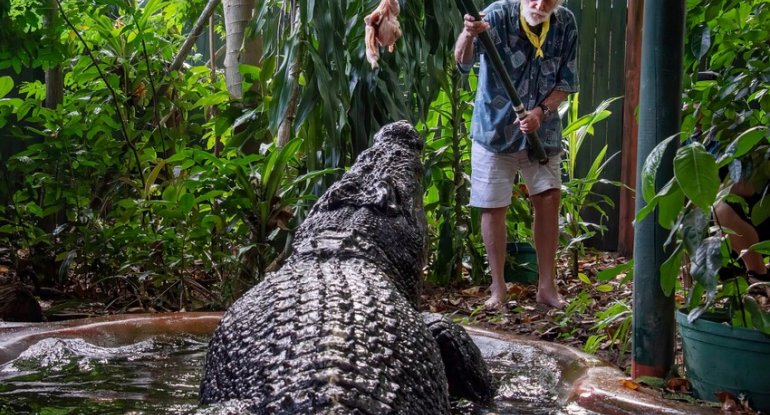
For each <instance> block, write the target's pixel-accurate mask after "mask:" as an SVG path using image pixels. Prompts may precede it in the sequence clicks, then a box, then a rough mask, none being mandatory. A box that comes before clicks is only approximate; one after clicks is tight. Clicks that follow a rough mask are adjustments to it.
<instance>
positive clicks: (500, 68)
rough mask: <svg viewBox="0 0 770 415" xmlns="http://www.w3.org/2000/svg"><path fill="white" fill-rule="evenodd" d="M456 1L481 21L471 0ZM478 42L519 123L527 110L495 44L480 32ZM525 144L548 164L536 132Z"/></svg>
mask: <svg viewBox="0 0 770 415" xmlns="http://www.w3.org/2000/svg"><path fill="white" fill-rule="evenodd" d="M456 1H457V7H458V8H459V9H460V10H461V11H464V12H465V13H467V14H469V15H471V16H473V18H474V19H476V20H481V15H480V14H479V11H478V10H477V9H476V5H475V4H473V0H456ZM479 40H480V41H481V43H482V44H483V45H484V50H485V51H486V54H487V57H489V60H490V62H491V63H492V68H493V69H494V70H495V72H497V75H498V76H499V77H500V80H501V81H502V82H503V87H504V88H505V92H507V93H508V97H509V98H510V99H511V104H513V110H514V111H516V116H517V117H518V118H519V121H521V120H522V119H524V118H525V117H526V116H527V110H526V109H525V108H524V104H522V103H521V99H520V98H519V94H517V93H516V88H515V87H514V86H513V82H512V81H511V78H510V77H509V76H508V72H506V70H505V65H503V60H502V59H501V58H500V54H499V53H497V49H495V44H494V43H493V42H492V38H490V37H489V33H487V32H481V33H479ZM527 143H529V147H530V148H531V149H532V152H533V153H534V155H535V158H536V159H537V160H538V161H539V162H540V164H546V163H548V155H546V153H545V149H544V148H543V142H542V141H540V137H539V136H538V134H537V131H535V132H532V133H529V134H527Z"/></svg>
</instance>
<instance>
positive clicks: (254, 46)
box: [223, 0, 262, 99]
mask: <svg viewBox="0 0 770 415" xmlns="http://www.w3.org/2000/svg"><path fill="white" fill-rule="evenodd" d="M223 5H224V16H225V31H226V32H227V35H226V37H225V48H226V49H225V50H226V51H225V62H224V63H225V83H226V84H227V91H228V92H229V93H230V96H231V97H233V98H236V99H241V98H243V91H242V86H241V84H242V81H243V78H242V77H241V73H240V71H239V68H238V65H240V64H247V65H255V66H256V65H258V64H259V63H260V61H261V60H262V39H261V38H260V37H258V36H253V37H251V38H249V39H244V38H245V31H246V26H247V24H248V23H249V21H250V20H251V17H252V15H253V13H254V8H255V6H256V0H224V1H223Z"/></svg>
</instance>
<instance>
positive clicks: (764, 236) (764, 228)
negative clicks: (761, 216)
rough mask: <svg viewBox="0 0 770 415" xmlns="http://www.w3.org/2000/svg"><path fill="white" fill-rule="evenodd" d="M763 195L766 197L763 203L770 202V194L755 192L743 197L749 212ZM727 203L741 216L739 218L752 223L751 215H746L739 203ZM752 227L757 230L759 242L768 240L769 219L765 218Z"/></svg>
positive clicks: (769, 235)
mask: <svg viewBox="0 0 770 415" xmlns="http://www.w3.org/2000/svg"><path fill="white" fill-rule="evenodd" d="M766 196H767V197H766ZM763 197H766V200H765V201H764V202H763V203H770V195H763V194H761V193H757V194H754V195H751V196H749V197H746V198H745V199H746V203H747V204H748V205H749V212H751V210H752V209H753V208H754V206H756V205H757V204H758V203H759V202H760V201H762V198H763ZM728 205H730V207H731V208H733V210H734V211H735V213H737V214H738V216H740V217H741V219H743V220H745V221H746V222H748V223H750V224H751V223H752V222H751V217H749V215H747V214H746V212H744V211H743V207H742V206H741V205H740V204H739V203H728ZM754 228H755V229H756V230H757V234H758V235H759V241H760V242H762V241H767V240H770V219H765V220H764V221H763V222H762V223H759V224H757V225H754Z"/></svg>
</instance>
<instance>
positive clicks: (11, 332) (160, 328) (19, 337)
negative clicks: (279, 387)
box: [0, 312, 721, 415]
mask: <svg viewBox="0 0 770 415" xmlns="http://www.w3.org/2000/svg"><path fill="white" fill-rule="evenodd" d="M222 314H223V313H221V312H185V313H158V314H119V315H111V316H104V317H95V318H90V319H80V320H68V321H62V322H55V323H29V324H14V325H8V326H5V327H3V326H0V364H4V363H6V362H8V361H11V360H13V359H15V358H16V357H18V356H19V354H21V353H22V352H23V351H24V350H26V349H27V348H28V347H30V346H31V345H33V344H35V343H37V342H38V341H40V340H42V339H45V338H51V337H56V338H83V339H87V340H88V341H89V342H91V343H93V344H97V345H101V346H112V345H122V344H130V343H133V342H137V341H140V340H143V339H146V338H149V337H152V336H158V335H163V334H172V335H179V334H191V335H208V334H210V333H212V332H213V331H214V329H215V328H216V327H217V325H218V324H219V320H220V319H221V317H222ZM464 327H465V329H466V330H467V331H468V333H469V334H471V335H472V336H485V337H488V338H493V339H497V340H502V341H506V342H515V343H519V344H525V345H529V346H531V347H534V348H537V349H539V350H542V351H543V352H544V353H547V354H548V355H549V356H552V357H553V358H554V359H555V360H556V361H557V362H558V364H559V366H560V368H561V370H562V377H561V380H560V382H559V390H558V397H559V399H560V401H561V402H562V403H564V404H568V403H573V402H574V403H575V404H577V405H578V406H580V407H583V408H585V409H587V410H590V411H593V412H597V413H600V414H606V415H617V414H640V413H644V414H682V415H684V414H718V413H721V412H720V411H719V410H717V409H716V408H708V407H701V406H696V405H690V404H686V403H681V402H676V401H672V400H667V399H664V398H662V397H660V396H657V395H655V393H654V391H650V390H643V389H642V390H632V389H629V388H626V387H625V386H623V384H622V381H623V380H624V379H628V376H626V375H625V374H624V373H623V372H621V371H620V370H619V369H617V368H616V367H614V366H612V365H611V364H609V363H607V362H605V361H603V360H601V359H598V358H596V357H595V356H592V355H589V354H587V353H584V352H582V351H580V350H577V349H574V348H572V347H569V346H564V345H560V344H556V343H549V342H545V341H541V340H536V339H531V338H526V337H522V336H517V335H513V334H509V333H503V332H497V331H490V330H484V329H480V328H477V327H471V326H464Z"/></svg>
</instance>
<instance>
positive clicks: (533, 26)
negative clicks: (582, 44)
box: [455, 0, 578, 309]
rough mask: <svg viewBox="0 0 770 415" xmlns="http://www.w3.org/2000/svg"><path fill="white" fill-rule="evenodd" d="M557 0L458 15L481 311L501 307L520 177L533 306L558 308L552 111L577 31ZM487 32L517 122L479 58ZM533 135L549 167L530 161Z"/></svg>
mask: <svg viewBox="0 0 770 415" xmlns="http://www.w3.org/2000/svg"><path fill="white" fill-rule="evenodd" d="M562 3H563V0H501V1H496V2H494V3H492V4H490V5H489V6H488V7H487V8H486V9H485V10H484V13H483V15H484V17H483V19H482V20H481V21H476V20H475V19H474V18H473V17H472V16H470V15H465V17H464V28H463V31H462V33H460V35H459V37H458V38H457V42H456V44H455V60H456V61H457V64H458V68H459V69H460V70H461V71H463V72H465V73H467V72H469V71H470V70H471V68H472V67H473V65H474V64H475V63H476V62H477V61H479V62H480V65H479V72H478V89H477V91H476V99H475V104H474V109H473V117H472V120H471V138H472V139H473V144H472V147H471V200H470V205H471V206H474V207H479V208H481V233H482V238H483V239H484V245H485V248H486V251H487V259H488V261H489V268H490V273H491V274H492V285H491V286H490V292H491V296H490V298H489V299H488V300H487V301H486V307H487V308H488V309H496V308H500V307H501V306H503V305H504V304H505V302H506V300H507V295H508V293H507V288H506V285H505V280H504V274H503V272H504V265H505V256H506V245H507V241H506V237H507V229H506V224H505V218H506V211H507V209H508V205H509V204H510V202H511V189H512V187H513V185H514V181H515V177H516V174H517V172H519V173H520V174H521V176H522V178H523V179H524V182H525V183H526V185H527V188H528V189H529V192H530V197H531V200H532V204H533V208H534V223H533V235H534V245H535V250H536V252H537V262H538V269H539V276H538V277H539V282H538V287H537V301H538V302H539V303H543V304H547V305H549V306H553V307H558V308H562V307H564V305H565V301H564V299H562V297H561V295H560V294H559V292H558V290H557V288H556V284H555V259H556V250H557V248H558V235H559V206H560V203H561V193H560V188H561V172H560V158H561V157H560V155H561V151H562V148H561V128H562V125H561V118H560V116H559V114H558V112H557V109H558V107H559V104H561V103H562V102H563V101H564V100H565V99H566V98H567V96H568V95H569V94H570V93H573V92H577V90H578V78H577V39H578V32H577V25H576V23H575V16H574V15H573V14H572V12H570V11H569V10H567V9H566V8H564V7H562ZM483 31H489V35H490V37H491V38H492V40H493V42H494V43H495V45H496V47H497V50H498V53H499V54H500V56H501V57H502V59H503V62H504V64H505V67H506V70H507V72H508V76H509V77H510V78H511V80H512V81H513V83H514V86H515V88H516V90H517V92H518V94H519V97H520V98H521V100H522V103H523V104H524V106H525V107H526V108H527V110H528V111H527V116H526V118H524V119H522V120H521V121H518V119H517V117H516V114H515V112H514V110H513V107H512V104H511V101H510V99H509V98H508V95H507V93H506V92H505V89H504V88H503V86H502V83H501V82H500V80H499V79H498V77H497V74H495V73H494V69H493V67H492V66H491V65H490V64H489V62H488V61H487V58H486V57H485V56H484V50H483V49H481V50H480V48H481V44H480V42H479V41H478V35H479V33H481V32H483ZM532 132H537V133H538V134H539V136H540V139H541V140H542V141H543V146H544V147H545V150H546V153H547V155H548V156H549V159H548V163H547V164H544V165H541V164H539V163H538V162H537V161H535V160H533V157H532V154H530V151H529V150H528V148H527V142H526V137H525V134H527V133H532Z"/></svg>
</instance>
